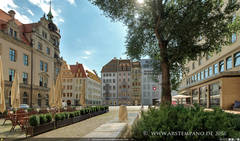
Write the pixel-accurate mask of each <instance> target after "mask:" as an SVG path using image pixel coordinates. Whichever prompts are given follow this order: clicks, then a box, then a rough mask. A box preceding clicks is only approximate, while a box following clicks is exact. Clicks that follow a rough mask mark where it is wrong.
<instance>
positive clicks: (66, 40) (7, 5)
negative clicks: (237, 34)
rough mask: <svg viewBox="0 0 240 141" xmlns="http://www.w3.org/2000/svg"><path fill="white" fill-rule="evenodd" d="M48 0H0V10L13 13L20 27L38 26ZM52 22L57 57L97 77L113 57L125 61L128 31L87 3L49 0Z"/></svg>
mask: <svg viewBox="0 0 240 141" xmlns="http://www.w3.org/2000/svg"><path fill="white" fill-rule="evenodd" d="M49 2H50V0H0V9H2V10H4V11H5V12H8V11H9V10H11V9H13V10H14V11H15V12H16V18H17V19H18V20H20V21H21V22H22V23H32V22H38V21H39V20H40V18H41V17H42V16H43V14H44V13H46V14H47V13H48V11H49ZM52 13H53V16H54V22H55V23H56V25H57V26H58V28H59V29H60V34H61V40H60V52H61V53H60V55H61V56H62V57H63V59H64V60H66V61H67V63H68V64H70V65H72V64H76V62H79V63H82V64H84V65H86V66H87V67H88V68H90V69H92V70H93V69H94V70H96V71H97V73H98V74H100V71H101V69H102V67H103V66H104V65H105V64H107V63H108V62H109V61H110V60H111V59H113V58H114V57H117V58H120V57H121V58H123V59H125V58H126V57H127V56H126V55H125V51H126V47H125V36H126V34H127V28H126V27H125V26H124V25H123V24H122V23H119V22H112V21H111V19H110V18H107V17H105V16H104V15H103V12H102V11H101V10H99V9H98V7H96V6H94V5H92V4H91V3H90V2H89V1H88V0H52Z"/></svg>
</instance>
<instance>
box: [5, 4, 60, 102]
mask: <svg viewBox="0 0 240 141" xmlns="http://www.w3.org/2000/svg"><path fill="white" fill-rule="evenodd" d="M60 38H61V36H60V30H59V29H58V27H57V26H56V25H55V24H54V22H53V15H52V13H51V7H50V10H49V13H48V14H47V17H46V16H45V14H44V16H43V17H41V18H40V21H38V22H36V23H29V24H23V23H21V22H20V21H19V20H18V19H16V18H15V12H14V11H13V10H10V11H8V13H6V12H5V11H3V10H1V9H0V56H1V57H2V60H3V73H4V79H5V98H6V106H7V107H10V101H11V85H12V81H13V79H14V74H15V73H18V74H19V77H20V97H21V104H28V105H30V106H31V107H48V97H49V96H48V94H49V90H50V87H51V86H52V83H54V82H55V80H56V77H57V74H58V72H59V71H60V66H61V62H62V59H61V58H60V56H59V54H60V50H59V43H60Z"/></svg>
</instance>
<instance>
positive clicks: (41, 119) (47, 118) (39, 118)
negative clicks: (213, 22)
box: [29, 106, 108, 126]
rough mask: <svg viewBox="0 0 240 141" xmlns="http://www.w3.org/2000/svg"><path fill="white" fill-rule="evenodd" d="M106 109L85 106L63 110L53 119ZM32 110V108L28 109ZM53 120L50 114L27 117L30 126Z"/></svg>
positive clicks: (104, 108)
mask: <svg viewBox="0 0 240 141" xmlns="http://www.w3.org/2000/svg"><path fill="white" fill-rule="evenodd" d="M106 109H108V106H95V107H87V108H84V109H81V110H79V111H74V112H63V113H57V114H56V115H55V117H54V119H55V121H59V120H64V119H68V118H74V117H77V116H80V115H85V114H88V113H93V112H98V111H103V110H106ZM29 110H30V111H32V110H33V109H29ZM52 120H53V117H52V115H51V114H40V115H32V116H31V117H30V119H29V124H30V125H31V126H38V125H42V124H45V123H49V122H51V121H52Z"/></svg>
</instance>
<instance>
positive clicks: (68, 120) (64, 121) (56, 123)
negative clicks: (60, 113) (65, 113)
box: [55, 118, 73, 128]
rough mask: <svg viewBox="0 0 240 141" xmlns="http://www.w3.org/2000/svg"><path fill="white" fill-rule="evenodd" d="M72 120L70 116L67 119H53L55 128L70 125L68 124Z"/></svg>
mask: <svg viewBox="0 0 240 141" xmlns="http://www.w3.org/2000/svg"><path fill="white" fill-rule="evenodd" d="M72 120H73V119H72V118H69V119H64V120H59V121H55V126H56V128H60V127H63V126H67V125H70V124H72Z"/></svg>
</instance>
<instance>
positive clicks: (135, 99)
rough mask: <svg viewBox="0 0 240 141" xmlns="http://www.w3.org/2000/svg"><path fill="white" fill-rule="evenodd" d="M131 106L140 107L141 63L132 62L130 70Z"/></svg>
mask: <svg viewBox="0 0 240 141" xmlns="http://www.w3.org/2000/svg"><path fill="white" fill-rule="evenodd" d="M131 80H132V85H131V88H132V89H131V90H132V92H131V105H140V104H141V93H142V92H141V86H142V85H141V83H142V72H141V63H140V62H132V69H131Z"/></svg>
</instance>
